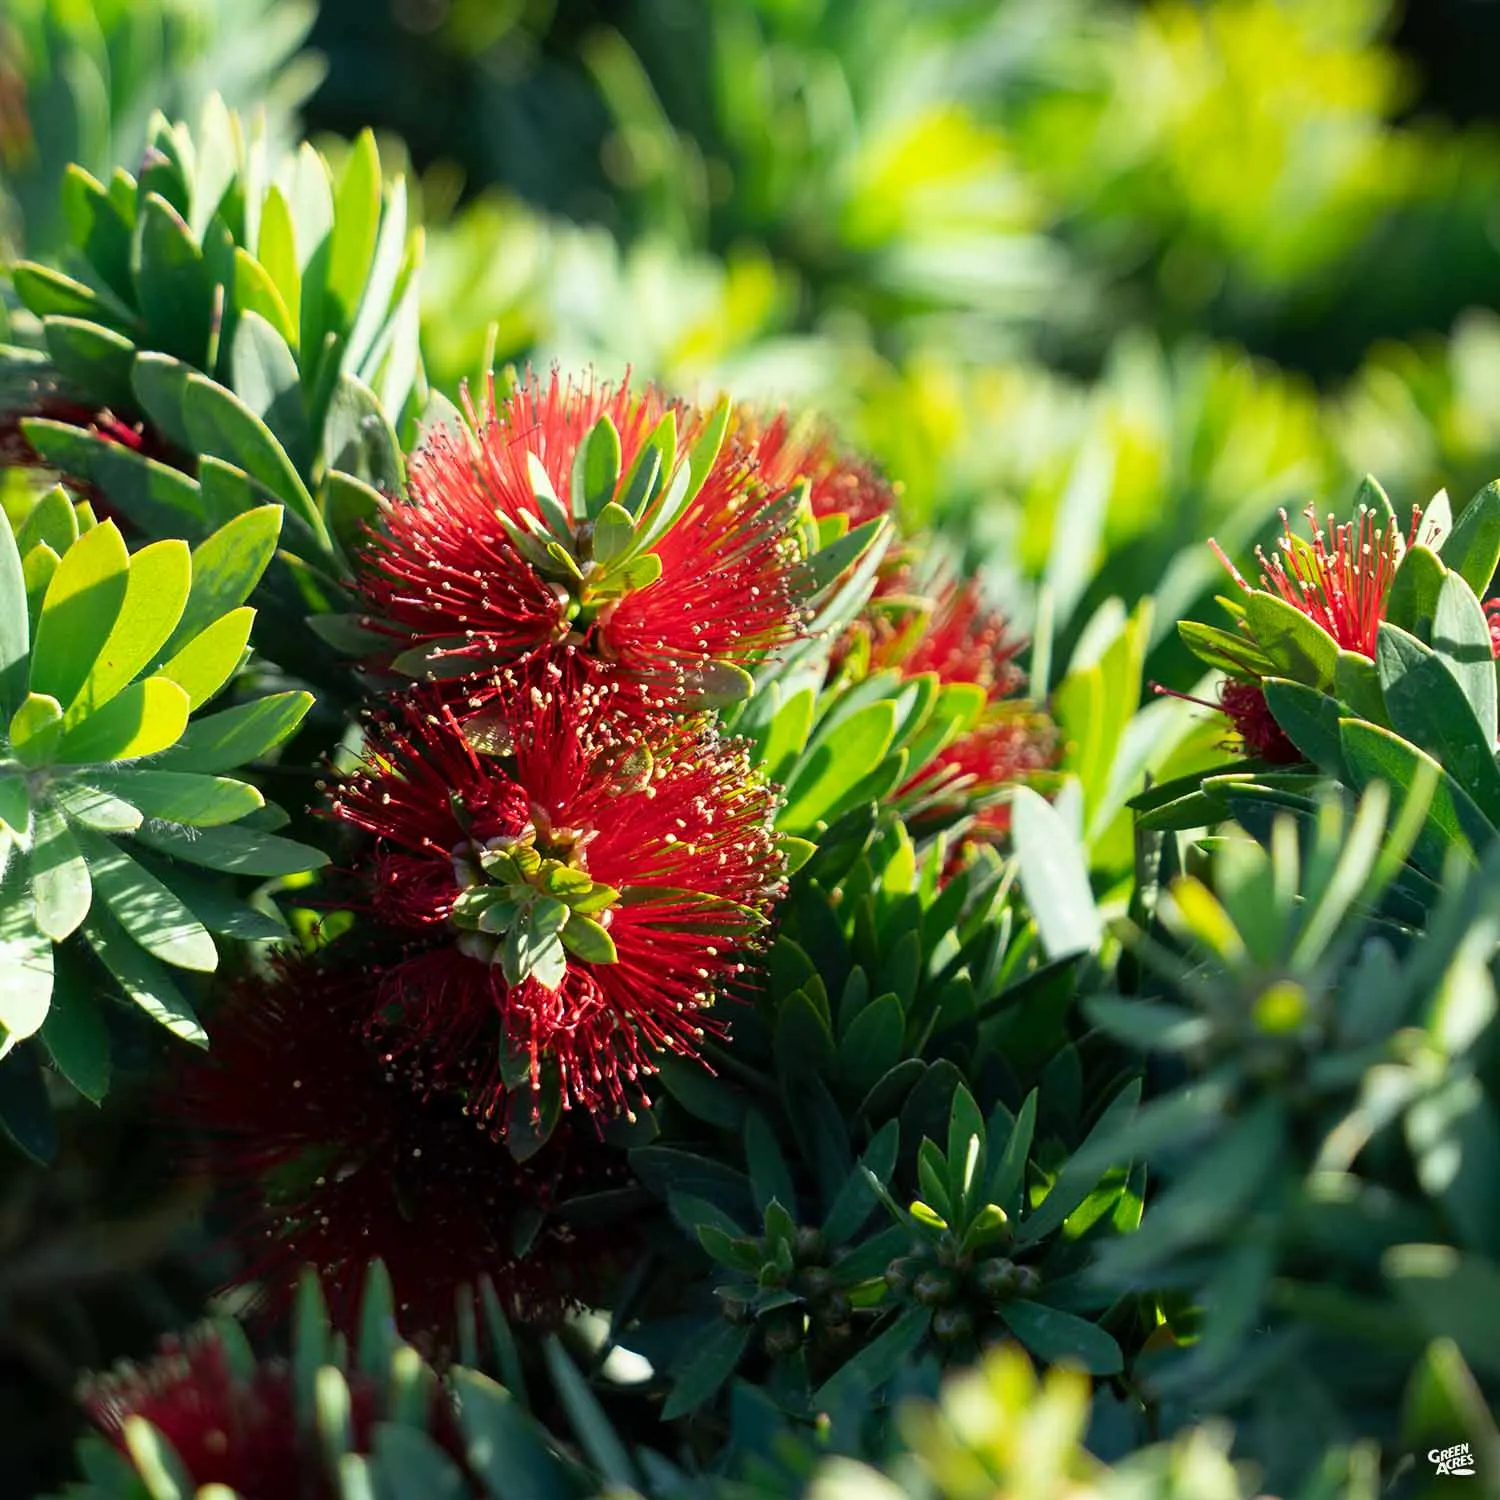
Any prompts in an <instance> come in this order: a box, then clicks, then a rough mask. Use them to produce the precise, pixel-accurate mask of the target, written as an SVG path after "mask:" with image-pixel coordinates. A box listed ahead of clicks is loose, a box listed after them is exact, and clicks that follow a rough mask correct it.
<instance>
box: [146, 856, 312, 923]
mask: <svg viewBox="0 0 1500 1500" xmlns="http://www.w3.org/2000/svg"><path fill="white" fill-rule="evenodd" d="M136 844H137V845H139V844H140V840H139V839H137V840H136ZM134 854H135V859H136V862H137V863H138V864H139V865H140V866H141V867H142V868H143V869H144V870H146V871H148V872H149V873H150V874H152V875H154V876H155V877H156V878H157V879H158V880H159V881H160V882H161V883H162V884H163V885H164V886H166V888H167V889H168V890H169V891H171V892H172V894H173V895H174V896H176V897H177V899H178V900H179V901H181V902H182V904H183V905H184V906H186V907H187V908H188V910H189V911H191V912H192V914H193V915H194V916H195V917H197V919H198V920H199V921H200V922H202V923H203V925H204V926H205V927H206V928H208V930H209V931H210V932H212V933H215V934H217V935H219V936H221V937H232V938H239V939H240V940H241V941H242V942H247V943H265V942H278V941H285V940H286V939H287V937H288V936H289V932H288V929H287V925H286V923H285V921H283V920H282V918H281V914H280V913H279V912H276V909H275V908H274V907H272V908H271V910H272V912H273V913H275V915H272V916H267V915H266V913H265V912H263V911H261V910H259V909H257V908H256V907H253V906H247V905H245V903H244V902H242V901H237V900H235V899H234V897H233V896H232V895H230V894H229V893H228V889H229V887H230V886H231V885H232V882H231V881H230V880H229V878H228V877H225V878H224V879H223V880H222V881H216V880H214V879H213V878H212V877H209V876H205V875H204V873H203V871H202V870H201V869H195V868H193V867H192V866H190V865H189V866H184V865H179V864H173V863H172V861H171V860H168V859H162V858H160V857H159V856H157V855H153V854H150V853H148V852H147V851H146V850H145V849H144V848H140V847H137V848H136V849H135V850H134Z"/></svg>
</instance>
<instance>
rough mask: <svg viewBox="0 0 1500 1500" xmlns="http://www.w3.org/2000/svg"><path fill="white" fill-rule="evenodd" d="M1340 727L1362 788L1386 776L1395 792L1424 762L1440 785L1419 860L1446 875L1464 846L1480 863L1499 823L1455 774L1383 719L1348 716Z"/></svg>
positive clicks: (1426, 867) (1435, 873) (1418, 847)
mask: <svg viewBox="0 0 1500 1500" xmlns="http://www.w3.org/2000/svg"><path fill="white" fill-rule="evenodd" d="M1339 732H1340V734H1341V736H1342V740H1343V749H1344V759H1345V760H1346V762H1347V763H1348V766H1349V777H1350V781H1351V783H1352V784H1353V787H1354V790H1356V791H1360V792H1362V791H1364V790H1365V788H1366V787H1368V786H1369V785H1370V784H1371V783H1372V782H1375V781H1383V782H1385V783H1386V785H1388V786H1389V787H1390V788H1391V789H1392V791H1393V793H1400V792H1402V791H1404V790H1405V789H1407V788H1410V787H1411V786H1412V785H1413V783H1414V781H1415V779H1416V777H1417V776H1418V774H1419V768H1420V767H1421V766H1423V765H1426V766H1427V767H1429V768H1430V774H1432V775H1433V776H1435V778H1436V781H1437V785H1436V788H1435V790H1434V791H1433V794H1432V801H1431V803H1430V805H1429V806H1428V809H1427V819H1426V823H1425V825H1424V827H1423V830H1422V832H1421V833H1420V834H1419V835H1418V837H1417V841H1416V845H1415V847H1414V848H1413V850H1412V857H1413V859H1414V860H1415V862H1416V863H1417V864H1418V865H1419V866H1420V867H1421V868H1422V869H1423V870H1425V871H1426V872H1427V873H1428V874H1429V875H1431V876H1433V877H1434V878H1435V879H1442V878H1444V873H1445V865H1446V862H1447V857H1448V853H1449V851H1450V850H1454V849H1456V850H1458V851H1460V852H1461V853H1462V854H1463V855H1464V856H1465V858H1466V860H1467V862H1469V863H1472V864H1477V863H1478V851H1479V850H1482V849H1484V848H1486V847H1488V845H1489V843H1490V842H1491V840H1493V838H1494V837H1495V828H1494V826H1493V825H1492V824H1491V823H1490V822H1489V820H1488V819H1487V818H1486V817H1485V815H1484V814H1483V813H1482V812H1481V811H1480V809H1479V808H1478V807H1477V806H1476V805H1475V804H1474V801H1473V799H1472V798H1471V797H1470V796H1469V794H1468V793H1467V792H1465V791H1464V789H1463V788H1462V787H1461V786H1459V784H1458V783H1457V782H1456V781H1454V779H1453V778H1452V777H1451V776H1449V775H1448V773H1447V772H1446V771H1444V770H1443V768H1442V766H1441V765H1440V764H1439V763H1438V762H1437V761H1435V760H1433V759H1432V757H1431V756H1430V755H1427V754H1426V753H1425V752H1423V751H1421V750H1419V749H1417V747H1416V746H1415V745H1410V744H1408V743H1407V742H1406V741H1405V740H1404V739H1402V738H1401V737H1400V736H1399V735H1397V734H1393V733H1392V732H1391V731H1390V730H1388V729H1383V728H1381V727H1380V726H1379V725H1375V724H1366V723H1364V722H1362V721H1361V720H1358V719H1344V720H1343V721H1342V722H1341V724H1340V726H1339Z"/></svg>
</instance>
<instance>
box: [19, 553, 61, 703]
mask: <svg viewBox="0 0 1500 1500" xmlns="http://www.w3.org/2000/svg"><path fill="white" fill-rule="evenodd" d="M61 561H62V559H61V558H60V557H59V556H58V555H57V553H55V552H54V551H53V550H52V549H51V548H50V547H49V546H48V545H47V544H46V543H45V542H41V543H39V544H38V545H37V546H35V547H33V548H32V549H31V551H30V552H28V553H27V554H26V556H25V558H24V559H23V561H22V563H21V573H22V577H23V579H24V581H25V587H26V618H27V621H28V622H29V628H30V630H32V631H33V632H34V631H35V630H36V622H37V621H38V620H39V619H40V618H41V615H42V599H43V597H44V596H45V594H46V592H47V589H48V586H49V585H50V584H51V582H52V576H53V574H54V573H56V572H57V565H58V563H60V562H61ZM21 686H22V687H23V688H24V687H25V683H24V682H22V684H21Z"/></svg>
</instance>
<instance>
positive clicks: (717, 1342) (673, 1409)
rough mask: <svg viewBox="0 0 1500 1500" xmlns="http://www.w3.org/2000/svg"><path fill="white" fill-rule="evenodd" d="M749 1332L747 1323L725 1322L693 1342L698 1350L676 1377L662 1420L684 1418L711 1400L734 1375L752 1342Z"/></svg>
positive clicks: (668, 1420)
mask: <svg viewBox="0 0 1500 1500" xmlns="http://www.w3.org/2000/svg"><path fill="white" fill-rule="evenodd" d="M750 1333H751V1329H750V1327H749V1326H748V1325H745V1326H736V1325H735V1324H733V1323H722V1324H720V1325H719V1326H718V1327H717V1328H714V1329H713V1330H712V1331H711V1332H710V1333H708V1334H707V1335H705V1336H704V1337H703V1338H700V1339H698V1340H697V1341H696V1343H695V1345H694V1348H695V1350H696V1352H695V1353H694V1355H693V1357H692V1359H691V1360H690V1361H689V1362H688V1364H687V1365H686V1366H685V1367H684V1368H683V1370H682V1373H681V1374H680V1375H679V1376H678V1377H677V1380H676V1382H675V1383H674V1384H673V1386H672V1394H671V1395H670V1396H668V1397H667V1403H666V1405H665V1406H664V1407H663V1408H662V1413H661V1419H662V1421H664V1422H672V1421H675V1420H676V1419H677V1418H678V1417H685V1416H686V1415H687V1414H688V1413H689V1412H693V1411H697V1409H698V1408H699V1407H700V1406H703V1405H704V1404H706V1403H707V1402H708V1401H710V1400H712V1399H713V1397H714V1396H715V1395H716V1394H717V1392H718V1390H719V1388H720V1386H722V1385H723V1384H724V1382H725V1381H726V1380H728V1379H729V1377H730V1376H731V1375H733V1374H734V1372H735V1368H736V1367H737V1366H738V1364H739V1362H740V1359H741V1356H743V1354H744V1352H745V1349H746V1348H747V1347H748V1345H749V1343H750Z"/></svg>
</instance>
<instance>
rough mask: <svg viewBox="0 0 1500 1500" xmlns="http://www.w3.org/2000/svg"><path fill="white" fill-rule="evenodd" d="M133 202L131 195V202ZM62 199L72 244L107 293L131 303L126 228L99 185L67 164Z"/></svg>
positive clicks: (81, 171) (133, 293)
mask: <svg viewBox="0 0 1500 1500" xmlns="http://www.w3.org/2000/svg"><path fill="white" fill-rule="evenodd" d="M133 198H134V194H133V193H132V202H133ZM62 199H63V208H64V211H65V213H66V216H67V222H68V234H69V237H70V239H71V240H72V242H73V244H74V245H75V246H76V247H77V248H78V249H79V250H81V251H82V252H83V256H84V259H85V260H86V261H87V262H88V264H89V265H90V266H92V267H93V268H94V270H96V271H97V272H98V273H99V275H100V277H101V278H102V279H103V281H104V283H105V284H106V285H107V286H108V287H109V288H110V290H111V291H113V292H114V293H115V294H116V295H117V296H120V297H124V298H126V299H130V300H133V299H134V296H135V288H134V286H133V285H132V283H131V279H130V225H129V224H128V223H127V222H126V220H125V219H124V218H123V217H122V216H121V214H120V211H119V210H118V209H117V208H116V207H115V206H114V204H113V203H111V202H110V197H109V194H108V193H107V192H106V191H105V189H104V186H103V184H102V183H100V182H99V181H98V180H97V179H96V178H94V177H92V176H90V174H89V173H88V172H86V171H84V169H83V168H82V167H80V166H78V165H77V164H76V163H71V162H70V163H69V164H68V166H67V167H66V168H65V170H64V174H63V188H62Z"/></svg>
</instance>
